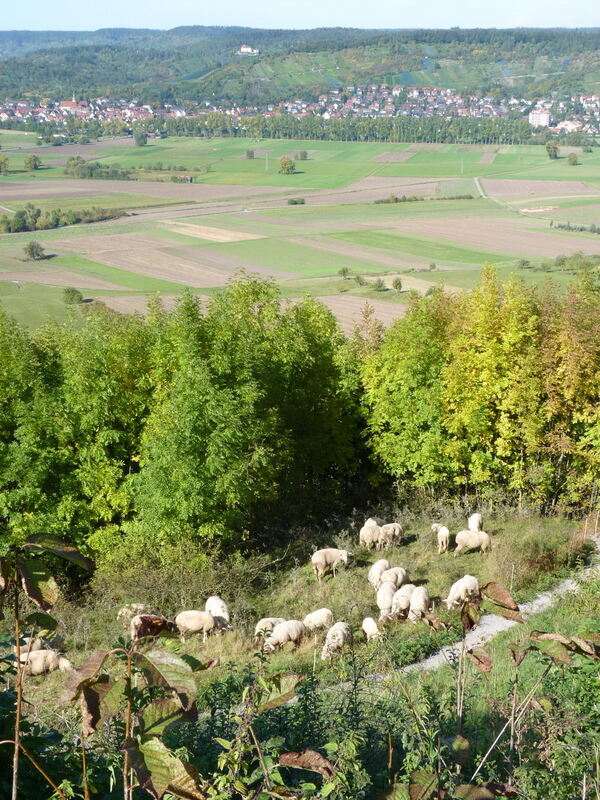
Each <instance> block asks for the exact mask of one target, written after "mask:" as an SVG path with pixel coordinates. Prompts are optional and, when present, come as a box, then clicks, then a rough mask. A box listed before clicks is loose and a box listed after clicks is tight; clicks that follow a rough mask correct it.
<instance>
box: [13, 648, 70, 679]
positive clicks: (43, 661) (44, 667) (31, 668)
mask: <svg viewBox="0 0 600 800" xmlns="http://www.w3.org/2000/svg"><path fill="white" fill-rule="evenodd" d="M19 660H20V662H21V664H23V665H24V666H23V672H24V673H25V675H45V674H46V673H47V672H55V671H56V670H57V669H59V670H60V671H61V672H71V670H72V669H73V664H71V662H70V661H69V659H68V658H64V657H63V656H61V654H60V653H58V652H57V651H56V650H34V651H33V652H31V653H21V657H20V659H19Z"/></svg>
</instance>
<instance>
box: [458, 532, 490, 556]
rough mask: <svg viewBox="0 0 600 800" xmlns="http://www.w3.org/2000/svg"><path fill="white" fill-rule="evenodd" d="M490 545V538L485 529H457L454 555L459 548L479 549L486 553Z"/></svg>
mask: <svg viewBox="0 0 600 800" xmlns="http://www.w3.org/2000/svg"><path fill="white" fill-rule="evenodd" d="M491 547H492V540H491V539H490V537H489V534H487V533H486V532H485V531H459V532H458V533H457V534H456V549H455V550H454V556H455V557H456V556H457V555H458V554H459V553H460V551H461V550H481V552H482V553H487V551H488V550H490V549H491Z"/></svg>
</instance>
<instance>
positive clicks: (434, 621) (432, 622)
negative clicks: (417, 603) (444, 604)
mask: <svg viewBox="0 0 600 800" xmlns="http://www.w3.org/2000/svg"><path fill="white" fill-rule="evenodd" d="M424 620H425V622H426V623H427V625H429V627H430V628H433V630H434V631H442V630H445V629H446V628H447V627H448V626H447V625H446V623H445V622H442V620H441V619H440V618H439V617H438V616H436V615H435V614H432V613H428V614H425V616H424Z"/></svg>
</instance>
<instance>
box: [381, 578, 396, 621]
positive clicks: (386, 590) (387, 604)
mask: <svg viewBox="0 0 600 800" xmlns="http://www.w3.org/2000/svg"><path fill="white" fill-rule="evenodd" d="M395 594H396V584H395V582H393V581H384V582H383V583H382V584H381V585H380V587H379V589H377V608H378V609H379V619H380V620H382V619H385V618H386V617H388V616H389V615H390V613H391V611H392V601H393V599H394V595H395Z"/></svg>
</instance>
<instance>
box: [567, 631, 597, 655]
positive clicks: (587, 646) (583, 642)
mask: <svg viewBox="0 0 600 800" xmlns="http://www.w3.org/2000/svg"><path fill="white" fill-rule="evenodd" d="M571 643H572V644H573V645H575V650H577V651H578V652H580V653H581V655H586V656H589V657H590V658H594V659H595V658H600V646H599V645H595V644H593V642H589V641H587V639H582V638H581V636H571Z"/></svg>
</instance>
